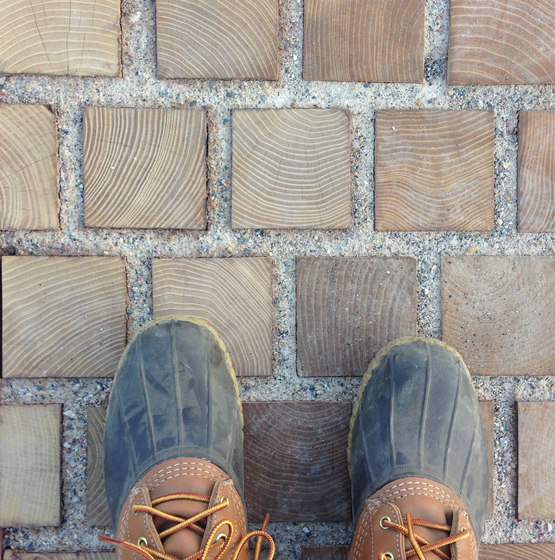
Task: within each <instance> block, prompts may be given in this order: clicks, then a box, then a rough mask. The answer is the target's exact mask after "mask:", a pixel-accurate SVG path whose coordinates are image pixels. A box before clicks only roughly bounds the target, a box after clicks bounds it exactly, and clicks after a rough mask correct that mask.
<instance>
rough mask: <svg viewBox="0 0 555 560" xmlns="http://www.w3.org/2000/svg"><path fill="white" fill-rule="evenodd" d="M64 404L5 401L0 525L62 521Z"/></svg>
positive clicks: (0, 431)
mask: <svg viewBox="0 0 555 560" xmlns="http://www.w3.org/2000/svg"><path fill="white" fill-rule="evenodd" d="M61 423H62V406H61V405H59V404H51V405H25V406H16V405H14V406H0V449H2V453H0V473H2V476H0V526H3V527H17V526H25V527H29V526H42V525H59V524H60V523H61V513H60V491H61V486H60V485H61V483H60V477H61V474H60V461H61V454H62V451H61V436H60V434H61V429H62V426H61Z"/></svg>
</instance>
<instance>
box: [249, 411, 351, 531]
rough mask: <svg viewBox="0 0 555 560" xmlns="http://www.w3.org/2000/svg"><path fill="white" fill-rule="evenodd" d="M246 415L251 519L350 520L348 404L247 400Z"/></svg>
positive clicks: (349, 416)
mask: <svg viewBox="0 0 555 560" xmlns="http://www.w3.org/2000/svg"><path fill="white" fill-rule="evenodd" d="M244 414H245V502H246V505H247V512H248V518H249V521H255V522H259V521H262V520H263V519H264V515H265V514H266V513H269V514H270V521H275V522H292V521H343V520H348V519H350V516H351V502H350V480H349V473H348V469H347V433H348V429H349V420H350V418H351V404H350V403H338V402H298V401H296V402H259V403H245V404H244Z"/></svg>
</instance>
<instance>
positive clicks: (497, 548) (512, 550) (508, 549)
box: [480, 543, 555, 560]
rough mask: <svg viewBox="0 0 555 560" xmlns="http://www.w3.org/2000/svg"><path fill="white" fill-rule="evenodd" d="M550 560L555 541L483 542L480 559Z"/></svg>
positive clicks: (554, 548)
mask: <svg viewBox="0 0 555 560" xmlns="http://www.w3.org/2000/svg"><path fill="white" fill-rule="evenodd" d="M524 558H533V559H534V560H552V559H553V558H555V543H529V544H528V543H527V544H483V545H482V546H481V547H480V560H523V559H524Z"/></svg>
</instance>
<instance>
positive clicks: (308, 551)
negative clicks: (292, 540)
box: [301, 545, 350, 560]
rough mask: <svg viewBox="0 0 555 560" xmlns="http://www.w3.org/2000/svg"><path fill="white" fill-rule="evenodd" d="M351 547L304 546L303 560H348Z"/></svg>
mask: <svg viewBox="0 0 555 560" xmlns="http://www.w3.org/2000/svg"><path fill="white" fill-rule="evenodd" d="M349 549H350V547H349V546H340V545H338V546H303V548H302V556H301V558H302V560H347V558H348V557H349Z"/></svg>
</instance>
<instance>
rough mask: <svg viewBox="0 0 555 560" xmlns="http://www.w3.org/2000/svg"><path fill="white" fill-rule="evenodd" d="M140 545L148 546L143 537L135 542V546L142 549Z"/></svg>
mask: <svg viewBox="0 0 555 560" xmlns="http://www.w3.org/2000/svg"><path fill="white" fill-rule="evenodd" d="M142 544H144V545H145V546H148V541H147V540H146V539H145V538H144V537H139V540H138V541H137V546H138V547H139V548H143V547H142V546H141V545H142Z"/></svg>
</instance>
